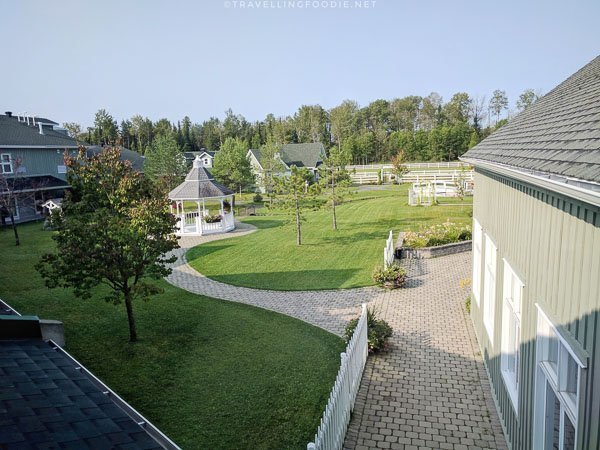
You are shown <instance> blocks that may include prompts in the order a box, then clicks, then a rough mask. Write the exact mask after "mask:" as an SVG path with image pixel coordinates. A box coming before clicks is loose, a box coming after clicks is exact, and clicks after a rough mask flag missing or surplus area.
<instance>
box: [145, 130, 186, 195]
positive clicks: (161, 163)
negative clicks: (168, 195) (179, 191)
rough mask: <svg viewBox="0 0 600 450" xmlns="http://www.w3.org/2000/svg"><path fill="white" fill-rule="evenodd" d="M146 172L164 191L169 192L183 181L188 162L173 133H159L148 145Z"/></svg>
mask: <svg viewBox="0 0 600 450" xmlns="http://www.w3.org/2000/svg"><path fill="white" fill-rule="evenodd" d="M144 173H145V174H146V176H147V177H148V178H149V179H150V180H152V181H153V182H155V183H156V184H157V186H158V187H159V188H160V189H161V190H162V191H163V192H169V191H170V190H171V189H173V188H174V187H176V186H177V185H178V184H179V183H180V182H181V180H182V179H183V177H184V176H185V174H186V164H185V158H184V157H183V154H182V153H181V150H180V149H179V146H178V145H177V141H176V140H175V136H174V135H173V133H171V134H167V135H159V136H158V137H156V138H155V139H154V141H153V142H152V145H151V146H150V147H148V149H147V150H146V158H145V160H144Z"/></svg>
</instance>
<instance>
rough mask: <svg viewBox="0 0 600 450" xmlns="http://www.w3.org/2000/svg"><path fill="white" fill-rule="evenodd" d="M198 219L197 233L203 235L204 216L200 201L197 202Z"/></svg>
mask: <svg viewBox="0 0 600 450" xmlns="http://www.w3.org/2000/svg"><path fill="white" fill-rule="evenodd" d="M196 206H197V210H198V218H197V219H196V233H200V234H202V217H203V216H202V214H201V213H200V200H196Z"/></svg>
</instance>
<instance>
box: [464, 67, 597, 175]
mask: <svg viewBox="0 0 600 450" xmlns="http://www.w3.org/2000/svg"><path fill="white" fill-rule="evenodd" d="M462 158H464V159H467V160H468V159H471V160H474V162H475V164H476V162H477V160H480V161H482V162H490V163H498V164H503V165H508V166H512V167H515V168H520V169H526V170H532V171H536V172H544V173H548V174H554V175H560V176H564V177H572V178H576V179H580V180H586V181H591V182H596V183H600V56H598V57H596V58H595V59H594V60H592V61H591V62H590V63H589V64H587V65H586V66H584V67H583V68H582V69H580V70H579V71H577V72H576V73H575V74H573V75H572V76H571V77H569V78H568V79H566V80H565V81H564V82H562V83H561V84H559V85H558V86H557V87H556V88H554V89H553V90H552V91H550V92H549V93H548V94H546V95H545V96H543V97H542V98H540V99H539V100H538V101H536V102H535V103H534V104H533V105H531V106H530V107H529V108H527V109H526V110H525V111H523V112H522V113H521V114H519V115H518V116H516V117H515V118H514V119H512V120H511V121H510V122H509V123H508V124H506V125H505V126H503V127H502V128H500V129H499V130H498V131H496V132H495V133H493V134H492V135H491V136H489V137H488V138H487V139H484V140H483V141H481V143H479V144H478V145H476V146H475V147H473V148H472V149H470V150H469V151H468V152H467V153H465V154H464V155H463V157H462Z"/></svg>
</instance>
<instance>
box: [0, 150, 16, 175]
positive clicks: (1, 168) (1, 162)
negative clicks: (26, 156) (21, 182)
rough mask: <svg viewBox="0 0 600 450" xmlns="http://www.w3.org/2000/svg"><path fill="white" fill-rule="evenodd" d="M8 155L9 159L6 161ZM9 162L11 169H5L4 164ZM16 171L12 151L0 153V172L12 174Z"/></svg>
mask: <svg viewBox="0 0 600 450" xmlns="http://www.w3.org/2000/svg"><path fill="white" fill-rule="evenodd" d="M5 156H8V161H4V157H5ZM5 164H8V165H9V166H10V171H8V172H5V171H4V165H5ZM14 173H15V168H14V166H13V157H12V154H10V153H0V174H2V175H4V174H6V175H12V174H14Z"/></svg>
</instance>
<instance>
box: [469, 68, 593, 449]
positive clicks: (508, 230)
mask: <svg viewBox="0 0 600 450" xmlns="http://www.w3.org/2000/svg"><path fill="white" fill-rule="evenodd" d="M462 159H463V160H464V161H466V162H468V163H470V164H472V165H473V166H474V167H475V198H474V207H473V208H474V209H473V280H472V281H473V283H472V286H473V294H472V301H471V318H472V320H473V324H474V327H475V331H476V334H477V339H478V341H479V345H480V347H481V352H482V355H483V358H484V361H485V364H486V368H487V373H488V375H489V378H490V383H491V385H492V392H493V395H494V398H495V401H496V406H497V408H498V412H499V415H500V418H501V421H502V424H503V427H504V431H505V434H506V438H507V441H508V443H509V445H510V447H511V448H512V449H515V450H516V449H523V450H528V449H534V450H537V449H586V450H588V449H589V450H600V436H599V434H600V57H597V58H595V59H594V60H593V61H591V62H590V63H589V64H587V65H586V66H585V67H583V68H582V69H580V70H579V71H578V72H576V73H575V74H573V75H572V76H571V77H569V78H568V79H567V80H565V81H564V82H563V83H561V84H560V85H558V86H557V87H556V88H555V89H553V90H552V91H550V92H549V93H548V94H546V95H545V96H543V97H542V98H540V99H539V100H537V101H536V102H535V103H534V104H533V105H531V106H529V107H528V108H527V109H526V110H525V111H523V112H522V113H521V114H519V115H518V116H516V117H515V118H514V119H512V120H511V121H510V122H509V123H508V124H507V125H505V126H504V127H502V128H501V129H499V130H498V131H497V132H495V133H494V134H492V135H491V136H490V137H488V138H487V139H485V140H483V141H482V142H481V143H480V144H479V145H477V146H475V147H474V148H472V149H471V150H469V151H468V152H467V153H466V154H465V155H464V156H463V158H462Z"/></svg>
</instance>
